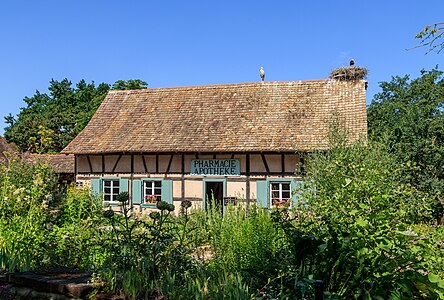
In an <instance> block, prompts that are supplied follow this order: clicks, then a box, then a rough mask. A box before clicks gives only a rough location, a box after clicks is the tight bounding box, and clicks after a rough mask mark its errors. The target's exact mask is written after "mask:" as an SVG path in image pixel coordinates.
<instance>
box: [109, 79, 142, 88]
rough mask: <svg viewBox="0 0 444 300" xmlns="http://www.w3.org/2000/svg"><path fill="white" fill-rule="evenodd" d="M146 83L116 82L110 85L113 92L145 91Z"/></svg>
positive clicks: (137, 81) (137, 80) (132, 81)
mask: <svg viewBox="0 0 444 300" xmlns="http://www.w3.org/2000/svg"><path fill="white" fill-rule="evenodd" d="M147 87H148V83H146V82H145V81H143V80H140V79H129V80H117V81H116V82H114V84H113V85H112V87H111V88H112V89H113V90H138V89H146V88H147Z"/></svg>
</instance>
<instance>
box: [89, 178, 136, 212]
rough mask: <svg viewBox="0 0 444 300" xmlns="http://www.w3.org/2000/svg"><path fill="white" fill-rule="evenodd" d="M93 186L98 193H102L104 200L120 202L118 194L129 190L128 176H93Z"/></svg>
mask: <svg viewBox="0 0 444 300" xmlns="http://www.w3.org/2000/svg"><path fill="white" fill-rule="evenodd" d="M91 188H92V191H93V192H94V193H95V194H96V195H100V196H101V197H102V200H103V201H105V202H108V203H110V204H112V205H116V204H118V201H117V199H116V198H117V195H119V194H120V193H122V192H128V178H121V177H108V178H106V177H105V178H103V177H102V178H92V179H91Z"/></svg>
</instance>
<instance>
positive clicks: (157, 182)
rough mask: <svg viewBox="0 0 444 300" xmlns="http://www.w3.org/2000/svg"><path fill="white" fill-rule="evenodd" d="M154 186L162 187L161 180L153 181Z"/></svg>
mask: <svg viewBox="0 0 444 300" xmlns="http://www.w3.org/2000/svg"><path fill="white" fill-rule="evenodd" d="M154 187H156V188H160V187H162V181H154Z"/></svg>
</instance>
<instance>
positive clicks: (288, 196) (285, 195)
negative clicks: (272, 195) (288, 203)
mask: <svg viewBox="0 0 444 300" xmlns="http://www.w3.org/2000/svg"><path fill="white" fill-rule="evenodd" d="M282 199H290V192H282Z"/></svg>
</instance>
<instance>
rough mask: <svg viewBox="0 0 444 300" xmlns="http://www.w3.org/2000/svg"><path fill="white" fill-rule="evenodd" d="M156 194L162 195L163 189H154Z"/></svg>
mask: <svg viewBox="0 0 444 300" xmlns="http://www.w3.org/2000/svg"><path fill="white" fill-rule="evenodd" d="M154 194H156V195H161V194H162V189H161V188H156V189H154Z"/></svg>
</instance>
